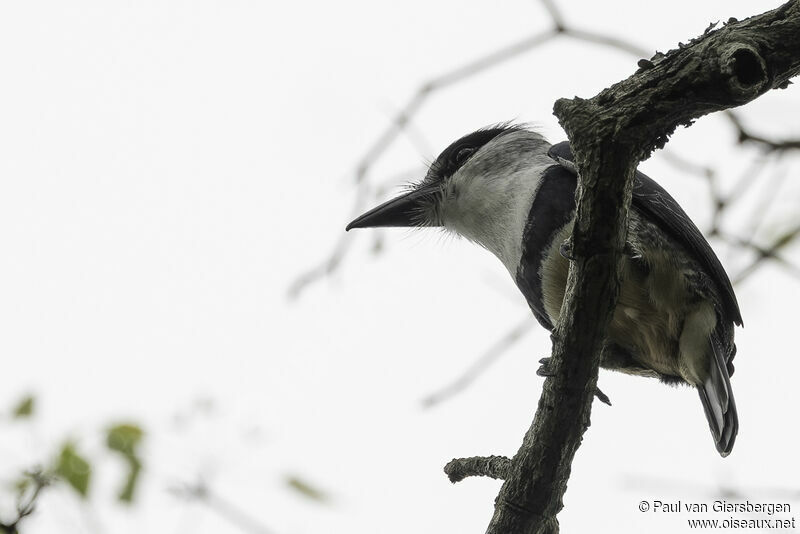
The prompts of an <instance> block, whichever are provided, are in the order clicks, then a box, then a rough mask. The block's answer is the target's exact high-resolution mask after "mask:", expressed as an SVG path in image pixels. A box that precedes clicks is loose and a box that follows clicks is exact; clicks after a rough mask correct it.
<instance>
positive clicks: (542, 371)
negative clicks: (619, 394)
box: [536, 357, 611, 406]
mask: <svg viewBox="0 0 800 534" xmlns="http://www.w3.org/2000/svg"><path fill="white" fill-rule="evenodd" d="M551 361H552V358H550V357H547V358H542V359H541V360H539V363H540V364H541V365H540V366H539V368H538V369H537V370H536V374H537V375H538V376H541V377H543V378H548V377H551V376H555V375H556V372H555V369H553V366H552V363H551ZM594 396H595V397H597V400H599V401H600V402H602V403H603V404H608V405H609V406H611V399H609V398H608V395H606V394H605V393H603V392H602V390H601V389H600V388H599V387H596V386H595V388H594Z"/></svg>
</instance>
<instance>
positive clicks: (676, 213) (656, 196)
mask: <svg viewBox="0 0 800 534" xmlns="http://www.w3.org/2000/svg"><path fill="white" fill-rule="evenodd" d="M548 155H549V156H550V157H551V158H553V159H554V160H555V161H557V162H558V163H559V164H560V165H561V166H562V167H564V168H566V169H567V170H569V171H570V172H572V173H573V174H576V175H577V168H576V166H575V158H574V156H573V154H572V149H571V148H570V146H569V142H567V141H562V142H561V143H557V144H555V145H553V146H552V147H550V150H549V151H548ZM632 205H633V208H634V209H636V210H638V211H639V212H641V213H642V214H643V215H644V216H645V218H646V219H648V220H650V221H652V222H653V223H655V224H656V225H657V226H658V227H659V228H661V230H662V231H664V232H665V233H666V234H668V235H669V236H670V237H672V238H673V239H675V240H676V241H677V242H678V243H680V244H681V245H682V246H683V247H684V248H685V249H686V250H687V251H688V252H689V253H690V255H691V256H692V257H693V258H694V259H695V260H696V261H697V262H698V263H700V264H701V265H702V266H703V267H705V269H706V270H707V274H708V275H709V276H710V277H711V279H712V280H713V282H714V284H715V285H716V286H717V289H718V292H719V295H720V298H721V300H722V302H721V304H722V309H721V310H719V311H720V312H721V315H722V317H723V319H725V320H726V321H733V322H734V323H736V324H737V325H741V324H742V315H741V313H740V311H739V304H738V302H737V301H736V295H735V294H734V293H733V287H732V286H731V281H730V279H729V278H728V274H727V273H726V272H725V269H724V268H723V267H722V264H721V263H720V261H719V258H717V255H716V254H714V251H713V250H712V249H711V245H709V244H708V241H706V239H705V237H703V234H702V232H700V230H699V229H698V228H697V226H695V224H694V223H693V222H692V220H691V219H690V218H689V216H688V215H687V214H686V212H685V211H683V208H681V207H680V205H679V204H678V203H677V202H676V201H675V199H674V198H672V196H670V194H669V193H667V191H666V190H665V189H664V188H663V187H661V186H660V185H658V184H657V183H656V182H655V181H654V180H653V179H651V178H650V177H648V176H646V175H645V174H644V173H641V172H639V171H636V174H635V177H634V184H633V199H632Z"/></svg>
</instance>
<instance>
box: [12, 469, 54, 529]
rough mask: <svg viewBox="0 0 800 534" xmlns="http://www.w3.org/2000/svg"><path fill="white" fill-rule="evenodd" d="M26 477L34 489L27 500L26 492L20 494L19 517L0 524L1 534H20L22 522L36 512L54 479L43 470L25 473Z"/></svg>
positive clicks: (30, 491) (18, 503)
mask: <svg viewBox="0 0 800 534" xmlns="http://www.w3.org/2000/svg"><path fill="white" fill-rule="evenodd" d="M25 477H26V479H27V480H29V481H31V482H32V484H33V487H32V488H31V489H30V490H29V492H27V494H28V498H27V499H25V498H24V497H25V493H26V492H24V491H23V492H22V493H21V494H20V496H19V500H18V502H17V517H16V518H14V520H13V521H11V522H10V523H5V522H0V532H3V533H4V534H18V532H19V524H20V522H21V521H22V520H23V519H25V518H26V517H28V516H29V515H31V514H32V513H33V512H34V510H35V509H36V502H37V501H38V499H39V497H40V495H41V493H42V490H43V489H44V488H46V487H47V486H49V485H50V484H51V483H52V482H53V477H52V476H50V475H48V474H46V473H44V472H43V471H42V470H41V469H35V470H33V471H28V472H26V473H25Z"/></svg>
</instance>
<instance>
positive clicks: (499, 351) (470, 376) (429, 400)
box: [422, 313, 533, 408]
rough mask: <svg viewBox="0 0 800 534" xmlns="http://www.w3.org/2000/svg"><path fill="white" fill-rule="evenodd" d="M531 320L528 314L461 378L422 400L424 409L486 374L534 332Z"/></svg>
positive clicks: (458, 391) (442, 400) (461, 389)
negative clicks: (517, 344)
mask: <svg viewBox="0 0 800 534" xmlns="http://www.w3.org/2000/svg"><path fill="white" fill-rule="evenodd" d="M531 319H532V318H531V316H530V314H529V313H528V314H526V317H525V319H524V320H522V321H520V322H519V323H518V324H517V325H515V326H514V327H513V328H511V329H510V330H509V331H508V332H506V333H505V334H504V335H503V336H502V337H501V338H500V339H498V340H497V341H496V342H495V343H494V345H492V346H491V347H490V348H489V350H487V351H486V352H485V353H483V354H482V355H481V356H480V357H479V358H478V359H477V360H476V361H475V362H474V363H473V364H472V365H471V366H470V367H469V368H468V369H467V370H466V371H464V372H463V373H462V374H461V376H459V377H458V378H457V379H455V380H454V381H453V382H451V383H450V384H448V385H446V386H444V387H443V388H441V389H439V390H438V391H435V392H433V393H431V394H430V395H428V396H426V397H425V398H424V399H422V406H423V408H432V407H433V406H436V405H437V404H440V403H442V402H444V401H446V400H448V399H449V398H451V397H453V396H454V395H457V394H458V393H460V392H461V391H463V390H464V389H466V388H467V387H469V386H470V385H471V384H472V382H474V381H475V379H476V378H478V377H479V376H480V375H482V374H483V373H484V372H486V370H487V369H488V368H489V367H490V366H491V365H492V364H493V363H495V362H496V361H497V360H498V359H499V358H500V356H502V355H503V354H505V353H506V352H507V351H508V349H509V348H510V347H512V346H514V344H516V343H517V342H518V341H519V340H520V339H522V336H524V335H525V334H526V333H528V332H530V331H531V330H532V328H531V327H532V325H533V321H532V320H531Z"/></svg>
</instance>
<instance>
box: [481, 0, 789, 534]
mask: <svg viewBox="0 0 800 534" xmlns="http://www.w3.org/2000/svg"><path fill="white" fill-rule="evenodd" d="M639 66H640V68H639V70H638V71H637V72H636V73H635V74H634V75H632V76H631V77H629V78H628V79H626V80H623V81H621V82H619V83H617V84H615V85H613V86H612V87H610V88H608V89H605V90H604V91H602V92H601V93H600V94H598V95H597V96H595V97H593V98H591V99H588V100H584V99H581V98H574V99H561V100H559V101H557V102H556V104H555V108H554V112H555V115H556V117H558V119H559V121H560V123H561V125H562V126H563V127H564V129H565V130H566V132H567V134H568V136H569V138H570V142H571V144H572V147H573V150H574V152H575V155H576V160H577V164H578V169H579V171H580V177H581V178H580V180H579V186H578V191H577V200H578V207H577V219H576V224H575V227H574V231H573V236H572V242H573V254H574V256H575V258H576V260H575V261H573V262H572V264H571V268H570V275H569V280H568V284H567V293H566V296H565V300H564V304H563V307H562V310H561V316H560V318H559V321H558V325H557V327H556V329H555V335H554V343H553V351H552V367H553V369H554V370H555V373H554V375H553V376H551V377H549V378H548V379H547V380H546V381H545V385H544V388H543V391H542V396H541V398H540V399H539V406H538V409H537V412H536V416H535V418H534V421H533V424H532V425H531V427H530V429H529V430H528V432H527V434H526V435H525V438H524V440H523V444H522V446H521V447H520V449H519V451H518V452H517V454H516V455H515V456H514V458H513V459H512V461H511V465H510V468H509V470H508V473H507V476H506V477H505V482H504V484H503V487H502V488H501V490H500V494H499V495H498V497H497V500H496V502H495V513H494V516H493V517H492V520H491V523H490V524H489V527H488V529H487V532H488V533H491V534H500V533H502V534H522V533H525V534H533V533H553V532H557V531H558V521H557V519H556V515H557V514H558V512H559V511H560V510H561V508H562V507H563V504H562V498H563V495H564V492H565V490H566V485H567V481H568V479H569V475H570V469H571V464H572V459H573V457H574V455H575V451H576V450H577V448H578V446H579V445H580V442H581V439H582V436H583V433H584V432H585V431H586V429H587V428H588V427H589V416H590V412H591V403H592V399H593V397H594V390H595V387H596V382H597V373H598V366H599V363H600V356H601V351H602V347H603V342H604V336H605V330H606V327H607V325H608V323H609V321H610V319H611V316H612V314H613V310H614V307H615V304H616V298H617V293H618V288H619V267H620V265H619V263H620V258H621V250H622V247H623V244H624V240H625V232H626V228H627V224H626V222H627V213H628V208H629V206H630V199H631V187H632V178H633V173H634V170H635V169H636V166H637V165H638V163H639V162H640V161H641V160H642V159H644V158H646V157H648V156H649V155H650V154H651V153H652V151H653V150H654V149H656V148H661V147H663V146H664V144H665V143H666V141H667V139H668V138H669V135H670V134H671V133H672V132H673V131H674V130H675V128H676V127H677V126H679V125H687V126H688V125H690V124H691V123H692V122H693V121H694V120H695V119H697V118H699V117H702V116H703V115H706V114H708V113H712V112H714V111H720V110H724V109H728V108H732V107H736V106H739V105H742V104H745V103H747V102H749V101H751V100H753V99H754V98H756V97H758V96H759V95H761V94H763V93H765V92H766V91H768V90H770V89H773V88H783V87H786V85H787V84H788V82H789V79H790V78H791V77H793V76H795V75H797V74H798V73H800V0H792V1H790V2H788V3H786V4H785V5H783V6H782V7H780V8H778V9H775V10H773V11H770V12H767V13H764V14H763V15H759V16H757V17H752V18H749V19H747V20H744V21H741V22H738V21H735V20H733V19H731V20H730V21H728V23H727V24H725V25H724V26H723V27H722V28H720V29H718V30H716V31H713V30H712V29H711V27H709V29H708V30H706V32H705V33H704V34H703V35H702V36H700V37H699V38H697V39H694V40H692V41H690V42H689V43H688V44H685V45H684V44H681V45H680V46H679V47H678V48H677V49H675V50H672V51H670V52H668V53H667V54H656V56H654V57H653V58H651V59H650V60H644V61H641V62H640V63H639Z"/></svg>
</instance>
